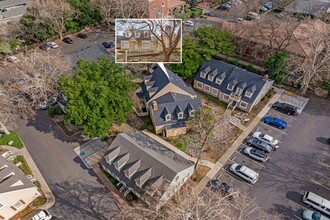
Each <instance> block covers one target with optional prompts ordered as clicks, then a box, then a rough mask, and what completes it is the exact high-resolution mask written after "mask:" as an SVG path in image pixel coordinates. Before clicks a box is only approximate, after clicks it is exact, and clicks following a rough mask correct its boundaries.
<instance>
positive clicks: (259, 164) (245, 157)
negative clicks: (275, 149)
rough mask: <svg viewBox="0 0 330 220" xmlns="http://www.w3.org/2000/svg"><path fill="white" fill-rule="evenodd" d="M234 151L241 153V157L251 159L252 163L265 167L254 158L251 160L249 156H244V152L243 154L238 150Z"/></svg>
mask: <svg viewBox="0 0 330 220" xmlns="http://www.w3.org/2000/svg"><path fill="white" fill-rule="evenodd" d="M236 152H237V153H239V154H240V155H242V156H243V157H245V158H247V159H249V160H250V161H252V162H253V163H255V164H258V165H260V166H262V167H263V168H265V166H264V165H262V164H261V163H259V162H257V161H255V160H253V159H252V158H250V157H248V156H246V155H245V154H243V153H240V152H238V151H236Z"/></svg>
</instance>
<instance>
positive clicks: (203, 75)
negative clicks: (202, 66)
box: [201, 71, 206, 79]
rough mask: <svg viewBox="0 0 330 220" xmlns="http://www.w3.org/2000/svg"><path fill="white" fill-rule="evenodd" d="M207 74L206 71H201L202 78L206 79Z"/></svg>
mask: <svg viewBox="0 0 330 220" xmlns="http://www.w3.org/2000/svg"><path fill="white" fill-rule="evenodd" d="M205 76H206V73H205V72H204V71H201V77H202V78H204V79H205Z"/></svg>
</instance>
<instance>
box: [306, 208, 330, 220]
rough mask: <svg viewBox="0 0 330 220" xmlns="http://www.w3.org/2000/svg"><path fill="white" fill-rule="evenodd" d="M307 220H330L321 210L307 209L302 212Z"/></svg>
mask: <svg viewBox="0 0 330 220" xmlns="http://www.w3.org/2000/svg"><path fill="white" fill-rule="evenodd" d="M302 217H303V219H305V220H330V219H329V218H327V217H325V216H324V215H321V214H320V213H319V212H314V211H312V210H309V209H306V210H305V211H304V212H303V214H302Z"/></svg>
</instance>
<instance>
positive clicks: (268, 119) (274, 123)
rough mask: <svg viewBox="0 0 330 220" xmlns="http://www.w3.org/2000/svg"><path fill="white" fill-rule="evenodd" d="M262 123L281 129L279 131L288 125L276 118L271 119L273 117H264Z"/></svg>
mask: <svg viewBox="0 0 330 220" xmlns="http://www.w3.org/2000/svg"><path fill="white" fill-rule="evenodd" d="M264 122H265V123H266V124H269V125H271V126H274V127H278V128H281V129H284V128H286V127H287V126H288V123H286V122H285V121H283V120H282V119H279V118H276V117H273V116H267V117H265V118H264Z"/></svg>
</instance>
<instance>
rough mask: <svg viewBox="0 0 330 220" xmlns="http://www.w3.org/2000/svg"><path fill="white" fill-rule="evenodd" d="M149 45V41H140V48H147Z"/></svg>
mask: <svg viewBox="0 0 330 220" xmlns="http://www.w3.org/2000/svg"><path fill="white" fill-rule="evenodd" d="M149 47H150V42H142V49H148V48H149Z"/></svg>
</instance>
